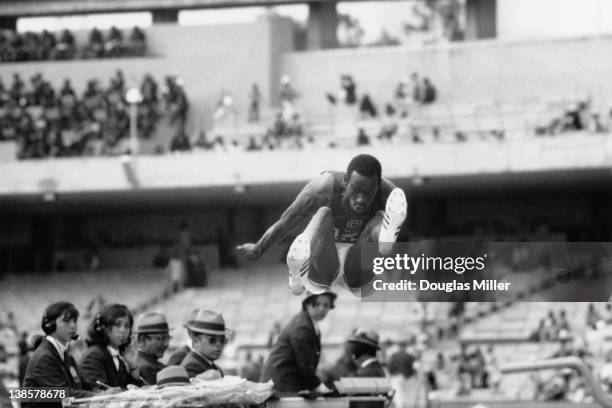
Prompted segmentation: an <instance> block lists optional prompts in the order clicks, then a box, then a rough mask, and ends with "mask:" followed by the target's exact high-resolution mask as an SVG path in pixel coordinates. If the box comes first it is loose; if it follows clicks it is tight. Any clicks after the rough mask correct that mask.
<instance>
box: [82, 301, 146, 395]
mask: <svg viewBox="0 0 612 408" xmlns="http://www.w3.org/2000/svg"><path fill="white" fill-rule="evenodd" d="M133 324H134V318H133V317H132V313H130V311H129V310H128V308H127V307H126V306H124V305H120V304H109V305H106V306H104V307H103V308H102V310H100V312H98V314H96V316H95V317H94V319H93V320H92V321H91V323H90V325H89V328H88V330H87V337H88V338H87V350H85V353H83V356H82V358H81V370H82V371H83V376H84V377H85V379H86V380H87V381H88V382H89V383H90V384H92V385H93V386H94V388H97V389H105V388H107V387H111V388H112V387H120V388H122V389H125V388H126V387H127V385H128V384H135V385H138V386H140V385H142V381H141V380H140V379H138V374H137V371H133V370H132V368H131V367H130V365H129V363H128V362H127V360H126V359H125V357H124V354H125V352H126V349H127V347H128V345H129V344H130V342H131V341H132V326H133Z"/></svg>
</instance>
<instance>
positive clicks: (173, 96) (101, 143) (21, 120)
mask: <svg viewBox="0 0 612 408" xmlns="http://www.w3.org/2000/svg"><path fill="white" fill-rule="evenodd" d="M140 90H141V93H142V96H143V98H142V102H141V103H140V104H139V109H138V118H137V126H138V131H139V136H141V137H143V138H148V137H150V136H151V134H152V132H153V131H154V129H155V126H156V123H157V121H158V119H159V118H160V116H161V115H163V114H167V115H168V116H169V121H170V123H171V125H173V126H177V127H179V128H181V127H184V125H185V121H186V117H187V111H188V107H189V105H188V102H187V96H186V94H185V91H184V90H183V87H182V82H181V80H180V78H175V77H166V80H165V86H164V88H163V91H162V92H160V91H159V90H158V85H157V83H156V81H155V80H154V79H153V77H152V76H150V75H146V76H145V77H144V79H143V80H142V82H141V85H140ZM125 93H126V85H125V80H124V76H123V73H122V71H120V70H118V71H116V73H115V74H114V76H113V77H112V78H111V80H110V82H109V84H108V85H107V86H106V87H105V86H103V85H102V84H101V83H100V81H99V80H98V79H91V80H89V81H88V83H87V85H86V87H85V90H84V92H83V93H82V94H81V95H78V94H77V92H76V91H75V89H74V88H73V85H72V83H71V81H70V79H65V80H64V83H63V85H62V86H61V88H60V89H59V90H56V89H55V88H54V87H53V86H52V85H51V83H50V82H49V81H47V80H46V79H45V78H44V77H43V76H42V75H41V74H40V73H39V74H36V75H34V76H32V78H31V79H30V84H29V86H26V83H25V82H24V80H23V79H22V78H21V76H20V75H19V74H18V73H15V74H14V75H13V79H12V83H11V84H10V85H9V86H5V85H4V82H3V81H2V79H1V78H0V140H9V141H16V142H17V143H18V145H19V148H18V157H19V158H20V159H29V158H43V157H63V156H80V155H117V154H124V153H127V151H126V148H125V146H123V143H121V142H122V141H123V140H125V139H127V136H128V134H129V106H128V103H127V101H126V100H125Z"/></svg>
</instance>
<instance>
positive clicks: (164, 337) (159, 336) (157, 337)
mask: <svg viewBox="0 0 612 408" xmlns="http://www.w3.org/2000/svg"><path fill="white" fill-rule="evenodd" d="M151 338H152V339H155V340H161V341H166V340H170V339H171V338H172V336H168V335H167V334H166V335H162V334H158V335H155V336H151Z"/></svg>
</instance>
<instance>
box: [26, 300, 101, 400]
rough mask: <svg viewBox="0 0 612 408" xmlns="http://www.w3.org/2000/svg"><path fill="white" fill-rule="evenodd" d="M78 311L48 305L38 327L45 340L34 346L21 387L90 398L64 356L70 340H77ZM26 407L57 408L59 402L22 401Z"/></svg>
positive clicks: (73, 363)
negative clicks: (54, 389) (57, 390)
mask: <svg viewBox="0 0 612 408" xmlns="http://www.w3.org/2000/svg"><path fill="white" fill-rule="evenodd" d="M78 318H79V311H78V310H77V309H76V308H75V307H74V305H73V304H72V303H69V302H57V303H53V304H51V305H49V306H48V307H47V309H46V310H45V314H44V315H43V318H42V323H41V327H42V330H43V331H44V332H45V334H46V337H45V338H44V339H43V340H42V341H41V342H40V344H38V347H37V348H36V350H35V351H34V353H33V354H32V357H31V358H30V361H29V362H28V365H27V368H26V373H25V379H24V386H25V387H52V388H67V389H68V395H67V396H70V397H76V398H85V397H90V396H92V395H94V393H93V392H91V391H88V390H91V387H90V385H89V384H87V383H86V382H85V381H84V379H83V377H82V376H81V373H80V371H79V368H78V366H77V364H76V361H75V360H74V358H73V357H72V356H71V355H70V354H69V353H68V346H69V344H70V341H72V340H76V339H78V335H77V334H76V331H77V320H78ZM21 406H22V407H23V408H28V407H61V406H62V403H61V401H60V402H23V403H22V404H21Z"/></svg>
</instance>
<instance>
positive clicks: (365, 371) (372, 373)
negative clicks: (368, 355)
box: [355, 360, 387, 377]
mask: <svg viewBox="0 0 612 408" xmlns="http://www.w3.org/2000/svg"><path fill="white" fill-rule="evenodd" d="M386 376H387V375H386V374H385V370H383V368H382V366H381V365H380V362H379V361H378V360H377V361H374V362H371V363H370V364H368V365H367V366H365V367H364V366H360V367H359V368H358V369H357V371H356V372H355V377H386Z"/></svg>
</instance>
